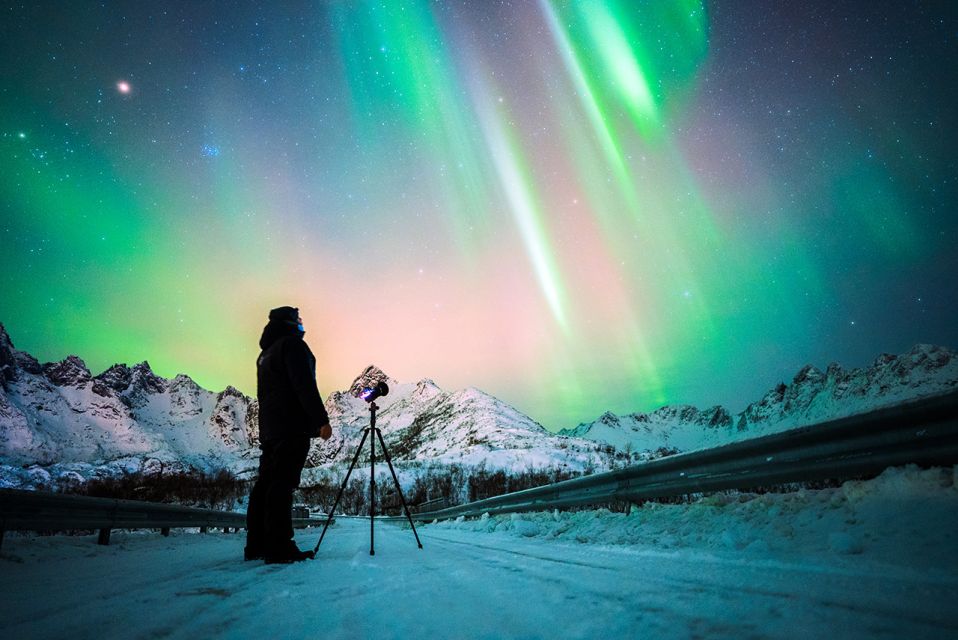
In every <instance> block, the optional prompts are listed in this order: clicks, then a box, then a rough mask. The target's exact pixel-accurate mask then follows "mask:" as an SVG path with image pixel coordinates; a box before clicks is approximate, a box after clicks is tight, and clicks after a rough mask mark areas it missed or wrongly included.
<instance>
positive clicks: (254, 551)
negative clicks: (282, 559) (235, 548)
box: [243, 547, 266, 561]
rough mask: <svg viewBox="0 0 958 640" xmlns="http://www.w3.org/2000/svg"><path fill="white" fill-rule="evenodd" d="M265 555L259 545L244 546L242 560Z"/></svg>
mask: <svg viewBox="0 0 958 640" xmlns="http://www.w3.org/2000/svg"><path fill="white" fill-rule="evenodd" d="M265 557H266V552H264V551H263V550H262V549H261V548H260V547H244V548H243V560H246V561H249V560H262V559H263V558H265Z"/></svg>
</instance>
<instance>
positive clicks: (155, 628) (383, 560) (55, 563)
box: [0, 468, 958, 639]
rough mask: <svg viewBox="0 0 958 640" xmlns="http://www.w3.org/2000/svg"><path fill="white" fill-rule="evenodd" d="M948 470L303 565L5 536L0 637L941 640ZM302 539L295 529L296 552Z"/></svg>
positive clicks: (510, 529)
mask: <svg viewBox="0 0 958 640" xmlns="http://www.w3.org/2000/svg"><path fill="white" fill-rule="evenodd" d="M956 525H958V491H956V489H955V477H954V471H953V470H950V469H949V470H947V471H942V470H940V469H938V470H929V471H920V470H918V469H916V468H905V469H901V470H891V471H888V472H886V473H885V474H883V475H882V476H881V477H880V478H878V479H876V480H873V481H869V482H866V483H846V485H845V486H843V487H842V488H840V489H830V490H824V491H821V492H812V491H805V492H803V493H800V494H791V495H778V496H762V497H758V498H756V499H754V500H752V501H749V502H741V503H740V502H732V503H723V501H721V500H716V499H711V500H706V501H703V502H700V503H696V504H692V505H672V506H663V505H657V506H654V507H653V506H651V505H649V506H647V507H645V508H643V509H640V510H637V511H636V512H633V514H632V515H630V516H623V515H621V514H609V513H607V512H602V511H596V512H580V513H576V514H565V515H561V514H560V515H559V516H558V518H557V517H556V516H555V514H548V513H547V514H528V515H523V516H518V517H516V518H512V517H508V516H506V517H496V518H486V519H482V520H473V521H462V522H451V523H438V524H431V525H424V526H422V527H420V536H421V537H422V540H423V544H424V547H425V548H424V549H423V550H421V551H420V550H418V549H417V548H416V545H415V541H414V539H413V536H412V532H411V531H410V530H409V529H408V528H401V527H399V526H396V525H390V524H386V523H381V524H379V525H377V528H376V555H375V556H372V557H370V556H369V546H368V545H369V525H368V522H367V521H365V520H346V519H342V520H340V521H339V522H338V523H337V524H336V525H335V527H334V528H332V529H331V530H330V532H329V533H328V534H327V538H326V540H325V541H324V542H323V547H322V549H321V551H320V557H319V559H317V560H316V561H313V562H308V563H303V564H299V565H292V566H280V567H276V566H265V565H263V564H261V563H258V562H252V563H250V562H246V563H244V562H243V561H242V560H241V557H242V548H243V542H244V540H243V536H242V535H237V534H222V533H211V534H207V535H201V534H197V533H186V532H183V531H179V532H177V531H174V533H173V535H171V536H170V537H169V538H163V537H161V536H159V535H158V534H156V533H149V532H134V533H121V532H118V533H115V534H114V542H113V544H112V545H111V546H109V547H100V546H97V545H96V544H94V537H92V536H84V537H66V536H53V537H34V536H12V535H10V534H8V535H7V539H6V540H5V541H4V547H3V553H2V555H0V576H2V578H3V579H2V580H0V637H3V638H45V637H58V638H60V637H66V638H71V639H73V638H86V637H90V638H92V637H96V638H154V637H173V638H186V637H189V638H193V637H202V638H206V637H228V638H263V637H270V638H303V637H320V636H322V637H330V638H352V639H355V638H377V639H379V638H404V639H410V638H424V637H430V638H549V639H554V638H595V637H603V638H637V637H647V638H696V637H697V638H826V637H827V638H830V639H831V638H843V639H844V638H953V637H956V635H958V614H956V613H955V607H954V603H955V602H956V599H958V562H956V560H958V544H956V542H958V540H956V533H955V532H956V531H958V526H956ZM318 533H319V532H318V530H308V531H300V532H299V533H298V534H297V536H298V538H299V540H300V543H301V546H307V545H309V546H311V545H312V544H314V541H315V540H316V538H317V536H318Z"/></svg>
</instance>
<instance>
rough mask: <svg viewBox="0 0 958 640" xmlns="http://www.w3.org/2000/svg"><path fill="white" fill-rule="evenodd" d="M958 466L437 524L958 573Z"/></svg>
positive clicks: (436, 525)
mask: <svg viewBox="0 0 958 640" xmlns="http://www.w3.org/2000/svg"><path fill="white" fill-rule="evenodd" d="M956 484H958V483H956V471H955V468H933V469H927V470H922V469H919V468H918V467H916V466H914V465H909V466H906V467H897V468H891V469H887V470H886V471H885V472H884V473H882V474H881V475H880V476H878V477H877V478H874V479H872V480H867V481H849V482H846V483H844V484H843V485H842V486H841V487H839V488H832V489H822V490H815V491H811V490H801V491H798V492H795V493H786V494H764V495H755V494H745V493H741V494H720V495H714V496H709V497H706V498H703V499H701V500H698V501H696V502H693V503H691V504H657V503H646V504H645V505H644V506H643V507H641V508H634V509H633V510H632V513H631V514H630V515H626V514H623V513H611V512H609V511H608V510H605V509H600V510H595V511H579V512H574V513H569V512H563V513H560V512H558V511H556V512H551V513H550V512H540V513H525V514H511V515H500V516H491V517H490V516H489V514H485V515H484V516H482V517H481V518H479V519H471V520H466V519H464V518H461V517H460V518H459V519H457V520H454V521H451V520H450V521H445V522H438V523H433V524H432V525H430V526H429V528H432V529H467V530H472V531H485V532H492V531H500V532H510V533H512V534H515V535H518V536H525V537H537V538H545V539H558V540H566V541H576V542H582V543H596V544H608V545H633V544H641V545H643V546H649V545H652V546H656V547H659V548H663V549H680V548H699V549H715V550H737V551H741V552H743V553H754V554H755V555H757V556H758V555H767V554H770V553H771V554H785V555H788V554H790V553H795V554H801V555H802V556H808V555H809V554H813V555H814V554H820V555H825V556H834V557H841V556H845V555H856V556H857V555H862V556H864V559H867V560H870V561H875V562H880V563H882V562H884V563H889V564H895V565H906V566H909V567H911V568H913V569H927V570H933V571H942V572H944V573H946V574H948V575H951V576H955V575H958V488H956Z"/></svg>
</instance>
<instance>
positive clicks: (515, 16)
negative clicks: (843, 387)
mask: <svg viewBox="0 0 958 640" xmlns="http://www.w3.org/2000/svg"><path fill="white" fill-rule="evenodd" d="M956 7H958V4H956V3H955V2H904V1H902V2H877V1H872V0H868V1H862V2H841V1H836V0H820V1H815V2H751V1H747V0H729V1H723V2H706V3H704V4H702V3H700V2H696V1H690V0H675V1H662V2H658V1H657V2H651V1H650V2H638V1H637V0H636V1H627V0H621V1H612V0H609V1H600V0H595V1H583V2H576V3H565V2H553V1H551V0H541V1H536V0H530V1H528V2H519V1H516V2H483V1H481V0H461V1H458V2H426V1H408V2H398V1H397V2H361V1H356V2H350V1H345V0H344V1H342V2H327V3H302V4H294V3H269V2H263V3H236V2H224V3H214V2H182V3H158V2H130V3H115V4H114V3H105V4H98V3H92V2H73V3H67V2H55V3H53V2H51V3H45V2H25V3H22V4H15V5H12V6H6V7H3V8H2V14H0V322H2V323H3V324H4V325H5V326H6V327H7V330H8V331H9V332H10V334H11V336H12V338H13V340H14V342H15V344H16V345H17V346H18V348H21V349H26V350H28V351H30V352H32V353H34V354H35V355H37V356H38V357H39V358H41V360H57V359H60V358H63V357H64V356H66V355H68V354H71V353H73V354H77V355H79V356H81V357H82V358H84V359H85V360H86V362H87V364H88V365H89V366H90V368H91V369H92V370H93V371H94V373H98V372H99V371H101V370H103V369H105V368H106V367H108V366H109V365H111V364H113V363H115V362H127V363H130V364H132V363H134V362H138V361H141V360H144V359H146V360H149V361H150V363H151V365H152V366H153V368H154V369H155V370H156V371H157V372H158V373H160V374H162V375H166V376H172V375H173V374H176V373H179V372H184V373H188V374H189V375H190V376H191V377H193V378H194V379H195V380H196V381H197V382H199V383H200V384H202V385H203V386H206V387H208V388H212V389H215V390H218V389H222V388H223V387H225V386H226V385H227V384H232V385H234V386H237V387H239V388H240V389H241V390H243V391H245V392H247V393H250V394H253V393H255V359H256V356H257V355H258V347H257V345H256V342H257V340H258V338H259V334H260V331H261V329H262V326H263V324H264V322H265V320H266V314H267V312H268V310H269V309H270V308H271V307H275V306H280V305H284V304H292V305H294V306H299V307H300V309H301V314H302V316H303V318H304V319H305V324H306V329H307V333H306V340H307V342H309V344H310V346H311V347H312V349H313V351H314V353H315V354H316V355H317V359H318V361H319V366H318V378H319V383H320V390H321V391H322V392H323V393H324V394H327V393H329V392H330V391H332V390H334V389H343V388H346V387H347V386H348V385H349V383H350V382H351V380H352V379H353V377H355V376H356V375H357V374H358V373H359V372H360V371H361V370H362V369H363V367H365V366H366V365H367V364H370V363H375V364H377V365H379V366H380V367H382V368H383V369H384V370H385V371H386V372H387V373H389V374H390V375H392V376H393V377H395V378H397V379H400V380H404V381H415V380H418V379H419V378H422V377H429V378H432V379H434V380H435V381H436V382H437V383H438V384H439V385H440V386H443V387H444V388H447V389H455V388H460V387H464V386H477V387H479V388H481V389H483V390H485V391H487V392H489V393H492V394H495V395H497V396H499V397H501V398H502V399H504V400H505V401H507V402H509V403H511V404H513V405H514V406H516V407H517V408H519V409H520V410H522V411H524V412H526V413H528V414H529V415H531V416H532V417H534V418H536V419H537V420H539V421H541V422H543V424H545V425H546V426H547V427H549V428H552V429H558V428H561V427H571V426H574V425H575V424H577V423H578V422H580V421H585V420H591V419H594V418H596V417H597V416H598V415H599V414H600V413H602V412H603V411H605V410H612V411H615V412H619V413H626V412H631V411H637V410H650V409H654V408H656V407H658V406H660V405H662V404H666V403H680V402H681V403H691V404H695V405H698V406H707V405H711V404H716V403H722V404H725V405H727V406H729V407H730V408H731V409H733V410H739V409H741V408H743V407H744V405H745V404H746V403H747V402H749V401H751V400H755V399H757V398H758V397H759V396H760V395H761V394H762V393H763V392H764V391H765V390H767V389H768V388H770V387H771V386H773V385H774V384H775V383H777V382H779V381H781V380H785V381H787V380H789V379H790V377H791V375H793V374H794V372H795V371H796V370H797V369H798V368H799V367H801V366H802V365H804V364H806V363H812V364H816V365H818V366H820V367H824V366H825V365H826V364H828V363H829V362H832V361H838V362H840V363H842V364H843V365H846V366H862V365H865V364H867V363H869V362H870V361H871V360H872V359H873V358H874V357H875V356H876V355H878V354H879V353H881V352H892V353H900V352H902V351H905V350H907V349H909V348H910V347H911V346H913V345H914V344H915V343H918V342H928V343H935V344H943V345H945V346H949V347H952V348H954V347H955V346H956V345H958V323H956V311H958V287H956V286H955V281H956V279H958V251H956V240H958V238H956V232H958V212H956V207H955V205H956V202H958V197H956V196H958V161H956V156H958V154H956V152H955V151H956V144H955V142H956V138H958V136H956V133H955V132H956V124H958V122H956V119H958V9H956Z"/></svg>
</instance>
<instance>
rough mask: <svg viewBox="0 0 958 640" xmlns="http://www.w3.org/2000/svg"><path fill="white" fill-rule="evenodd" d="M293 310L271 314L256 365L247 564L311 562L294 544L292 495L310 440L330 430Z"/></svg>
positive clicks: (300, 322) (296, 311)
mask: <svg viewBox="0 0 958 640" xmlns="http://www.w3.org/2000/svg"><path fill="white" fill-rule="evenodd" d="M305 333H306V331H305V329H303V319H302V318H300V317H299V309H297V308H295V307H279V308H278V309H273V310H272V311H270V312H269V323H268V324H267V325H266V327H265V328H264V329H263V337H261V338H260V340H259V346H260V348H261V349H262V350H263V351H262V352H261V353H260V354H259V358H258V359H257V360H256V397H257V399H258V400H259V441H260V449H261V450H262V451H263V453H262V455H260V458H259V477H258V478H257V479H256V484H254V485H253V490H252V491H251V492H250V495H249V505H248V509H247V512H246V532H247V533H246V549H245V553H244V556H245V558H246V559H247V560H255V559H259V558H263V559H265V560H266V563H267V564H273V563H284V564H285V563H289V562H297V561H299V560H306V559H307V558H312V557H313V552H312V551H300V550H299V548H297V546H296V543H295V542H293V522H292V513H291V512H292V507H293V491H295V490H296V488H297V487H298V486H299V478H300V474H301V473H302V471H303V465H304V464H305V463H306V454H307V453H308V452H309V439H310V438H315V437H317V436H319V437H321V438H323V439H324V440H327V439H329V437H330V436H331V435H332V433H333V430H332V428H331V427H330V426H329V416H328V415H327V413H326V407H324V406H323V400H322V398H321V397H320V395H319V389H318V388H317V387H316V358H314V357H313V353H312V351H310V350H309V346H308V345H307V344H306V343H305V342H304V341H303V335H304V334H305Z"/></svg>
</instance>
